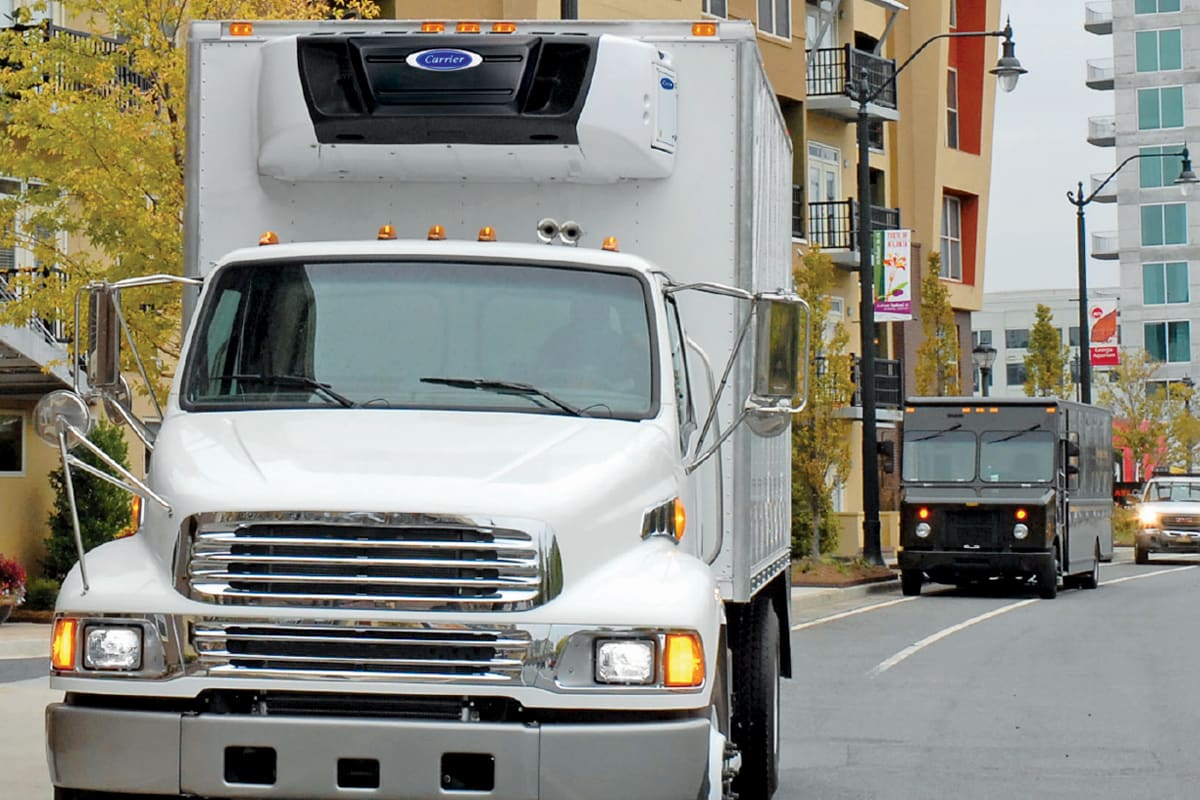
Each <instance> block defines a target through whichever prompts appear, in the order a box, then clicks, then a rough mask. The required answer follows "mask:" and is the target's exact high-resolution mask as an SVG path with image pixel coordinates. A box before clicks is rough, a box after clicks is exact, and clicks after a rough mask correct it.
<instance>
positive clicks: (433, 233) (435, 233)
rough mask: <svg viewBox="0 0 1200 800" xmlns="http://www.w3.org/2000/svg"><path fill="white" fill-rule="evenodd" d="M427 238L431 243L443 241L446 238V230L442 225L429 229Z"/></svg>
mask: <svg viewBox="0 0 1200 800" xmlns="http://www.w3.org/2000/svg"><path fill="white" fill-rule="evenodd" d="M425 238H426V239H428V240H429V241H431V242H440V241H443V240H445V238H446V229H445V228H443V227H442V226H441V225H434V226H433V227H432V228H430V229H429V233H427V234H426V235H425Z"/></svg>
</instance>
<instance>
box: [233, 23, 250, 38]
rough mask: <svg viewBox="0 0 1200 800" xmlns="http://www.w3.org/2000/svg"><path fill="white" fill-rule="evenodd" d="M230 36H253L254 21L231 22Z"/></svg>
mask: <svg viewBox="0 0 1200 800" xmlns="http://www.w3.org/2000/svg"><path fill="white" fill-rule="evenodd" d="M229 35H230V36H253V35H254V23H252V22H231V23H229Z"/></svg>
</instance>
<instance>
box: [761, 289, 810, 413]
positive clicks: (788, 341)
mask: <svg viewBox="0 0 1200 800" xmlns="http://www.w3.org/2000/svg"><path fill="white" fill-rule="evenodd" d="M756 344H757V347H756V348H755V352H754V394H755V396H756V397H759V398H763V399H767V400H787V401H789V402H790V401H791V399H792V398H793V397H795V396H796V392H797V389H798V388H799V387H798V384H799V372H800V305H799V304H798V303H795V302H788V301H787V300H782V299H770V300H768V299H763V300H759V301H758V331H757V342H756ZM806 344H807V343H806Z"/></svg>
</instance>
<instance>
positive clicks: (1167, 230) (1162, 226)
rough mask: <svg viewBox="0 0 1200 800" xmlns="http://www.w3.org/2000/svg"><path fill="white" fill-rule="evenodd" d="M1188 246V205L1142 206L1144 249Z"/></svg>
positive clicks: (1156, 204)
mask: <svg viewBox="0 0 1200 800" xmlns="http://www.w3.org/2000/svg"><path fill="white" fill-rule="evenodd" d="M1164 244H1187V203H1155V204H1152V205H1147V206H1142V247H1155V246H1157V245H1164Z"/></svg>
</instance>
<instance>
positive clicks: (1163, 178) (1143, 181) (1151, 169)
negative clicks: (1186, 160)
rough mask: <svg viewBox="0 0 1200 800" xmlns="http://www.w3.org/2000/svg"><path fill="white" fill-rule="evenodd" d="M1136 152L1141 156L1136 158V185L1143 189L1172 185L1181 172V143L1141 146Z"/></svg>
mask: <svg viewBox="0 0 1200 800" xmlns="http://www.w3.org/2000/svg"><path fill="white" fill-rule="evenodd" d="M1138 153H1139V154H1140V155H1141V156H1143V158H1141V159H1139V160H1138V186H1140V187H1141V188H1143V189H1157V188H1159V187H1161V186H1172V185H1174V183H1175V179H1176V178H1178V177H1179V175H1180V173H1182V172H1183V156H1182V155H1181V153H1183V145H1182V144H1166V145H1163V146H1162V147H1142V148H1139V149H1138ZM1164 156H1165V157H1164Z"/></svg>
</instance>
